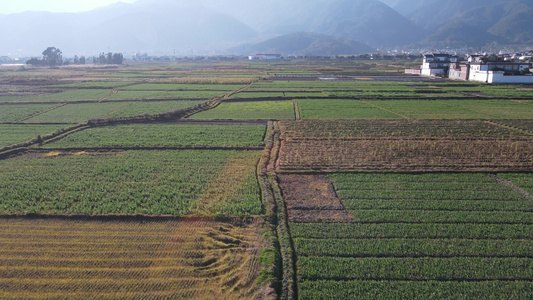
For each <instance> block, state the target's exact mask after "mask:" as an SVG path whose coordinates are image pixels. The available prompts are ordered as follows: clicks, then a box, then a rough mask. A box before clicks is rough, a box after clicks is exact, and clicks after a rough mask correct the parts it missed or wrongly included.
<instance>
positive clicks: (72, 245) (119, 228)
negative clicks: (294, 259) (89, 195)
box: [0, 219, 265, 299]
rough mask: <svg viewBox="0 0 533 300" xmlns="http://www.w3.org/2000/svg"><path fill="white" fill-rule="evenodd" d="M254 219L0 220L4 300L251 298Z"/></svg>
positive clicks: (255, 265) (258, 245)
mask: <svg viewBox="0 0 533 300" xmlns="http://www.w3.org/2000/svg"><path fill="white" fill-rule="evenodd" d="M261 223H262V221H260V220H259V219H249V220H239V219H235V220H228V221H214V220H209V219H196V220H195V219H180V220H166V221H165V220H160V221H156V220H148V221H145V220H135V219H132V220H129V221H128V220H127V219H126V220H124V221H120V220H115V221H114V220H112V219H111V220H107V221H106V220H102V221H98V220H93V221H90V220H89V221H84V220H78V221H76V220H54V219H49V220H47V219H0V224H1V226H0V228H1V229H0V243H1V244H2V249H1V250H0V251H1V253H2V259H0V270H1V274H2V276H0V284H1V285H2V289H1V291H0V297H1V298H3V299H21V298H23V299H43V298H46V299H59V298H61V299H63V298H71V299H74V298H77V299H80V298H83V299H133V298H144V299H169V298H173V299H207V298H210V299H212V298H217V299H255V298H256V297H260V296H261V293H265V292H264V291H261V290H260V289H259V287H258V286H257V285H256V282H257V280H258V277H259V274H260V272H261V269H262V266H261V264H260V260H259V256H260V254H261V252H262V250H263V249H264V247H265V245H264V242H262V240H261V236H262V234H263V233H264V229H263V228H262V225H261Z"/></svg>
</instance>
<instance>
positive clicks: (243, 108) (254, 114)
mask: <svg viewBox="0 0 533 300" xmlns="http://www.w3.org/2000/svg"><path fill="white" fill-rule="evenodd" d="M294 118H295V116H294V105H293V103H292V102H291V101H254V102H230V103H222V104H220V106H218V107H217V108H215V109H212V110H208V111H204V112H201V113H199V114H196V115H193V116H192V117H191V119H198V120H224V119H227V120H271V119H272V120H287V119H289V120H294Z"/></svg>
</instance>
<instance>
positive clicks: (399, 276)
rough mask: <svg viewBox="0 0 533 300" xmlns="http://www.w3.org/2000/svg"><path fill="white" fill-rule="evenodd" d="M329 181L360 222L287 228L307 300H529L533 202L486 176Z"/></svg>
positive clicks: (341, 177) (340, 177)
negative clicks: (333, 299) (468, 299)
mask: <svg viewBox="0 0 533 300" xmlns="http://www.w3.org/2000/svg"><path fill="white" fill-rule="evenodd" d="M502 176H503V177H504V178H506V179H508V180H510V181H511V182H516V183H517V184H518V185H520V184H521V185H523V186H528V184H531V182H532V180H531V176H529V174H528V175H525V174H512V173H506V174H503V175H502ZM329 178H330V179H331V180H332V182H333V185H334V187H335V190H336V193H337V194H338V195H339V198H340V200H341V201H342V203H343V204H344V205H345V207H346V209H347V210H349V211H350V213H351V215H352V216H353V221H352V223H345V224H335V223H329V224H328V223H321V222H320V220H318V221H317V222H315V223H292V224H291V225H290V226H291V231H292V234H293V239H294V243H295V250H296V253H297V255H298V261H297V269H298V280H299V282H298V286H299V297H300V298H302V299H321V298H322V297H330V296H336V297H341V298H346V297H347V298H360V297H362V298H366V297H369V296H370V295H374V296H373V297H374V298H375V299H387V298H389V299H390V298H395V297H400V298H403V297H406V295H410V296H413V297H415V298H417V297H423V298H424V299H456V298H457V297H462V296H464V295H471V296H472V297H474V298H476V299H478V297H479V295H481V298H502V297H504V298H509V297H510V298H513V299H523V298H524V297H526V298H527V297H528V295H530V292H531V290H532V289H533V283H531V274H532V271H533V263H532V261H531V253H532V252H531V251H532V249H533V242H532V240H531V237H532V236H531V235H532V229H533V228H532V225H533V202H531V200H530V199H526V198H525V197H524V196H522V194H520V193H519V192H518V191H517V190H515V189H514V188H512V187H509V186H507V185H504V184H502V183H501V182H499V181H498V180H496V178H494V177H490V176H488V175H485V174H464V173H463V174H462V173H455V174H419V175H413V174H378V173H365V174H355V173H354V174H341V173H337V174H332V175H330V176H329ZM522 178H525V179H524V180H521V179H522ZM400 283H402V284H400ZM394 286H397V289H387V290H383V288H384V287H394ZM483 295H485V296H483Z"/></svg>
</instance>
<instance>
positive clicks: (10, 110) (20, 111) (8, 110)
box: [0, 104, 57, 123]
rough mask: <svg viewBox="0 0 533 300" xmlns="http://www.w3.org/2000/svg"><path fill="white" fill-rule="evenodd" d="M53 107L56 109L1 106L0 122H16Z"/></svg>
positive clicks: (43, 105) (45, 105)
mask: <svg viewBox="0 0 533 300" xmlns="http://www.w3.org/2000/svg"><path fill="white" fill-rule="evenodd" d="M54 107H57V105H50V104H36V105H3V106H2V107H0V108H1V109H0V122H1V123H8V122H17V121H19V120H21V119H23V118H27V117H30V116H32V115H34V114H36V113H40V112H43V111H46V110H48V109H51V108H54Z"/></svg>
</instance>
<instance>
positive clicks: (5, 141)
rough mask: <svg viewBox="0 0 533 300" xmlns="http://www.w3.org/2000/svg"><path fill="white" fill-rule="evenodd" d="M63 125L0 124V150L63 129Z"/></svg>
mask: <svg viewBox="0 0 533 300" xmlns="http://www.w3.org/2000/svg"><path fill="white" fill-rule="evenodd" d="M64 127H65V126H63V125H25V124H0V148H2V147H5V146H9V145H12V144H17V143H20V142H24V141H27V140H31V139H34V138H36V137H37V135H45V134H49V133H52V132H54V131H56V130H60V129H64Z"/></svg>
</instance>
